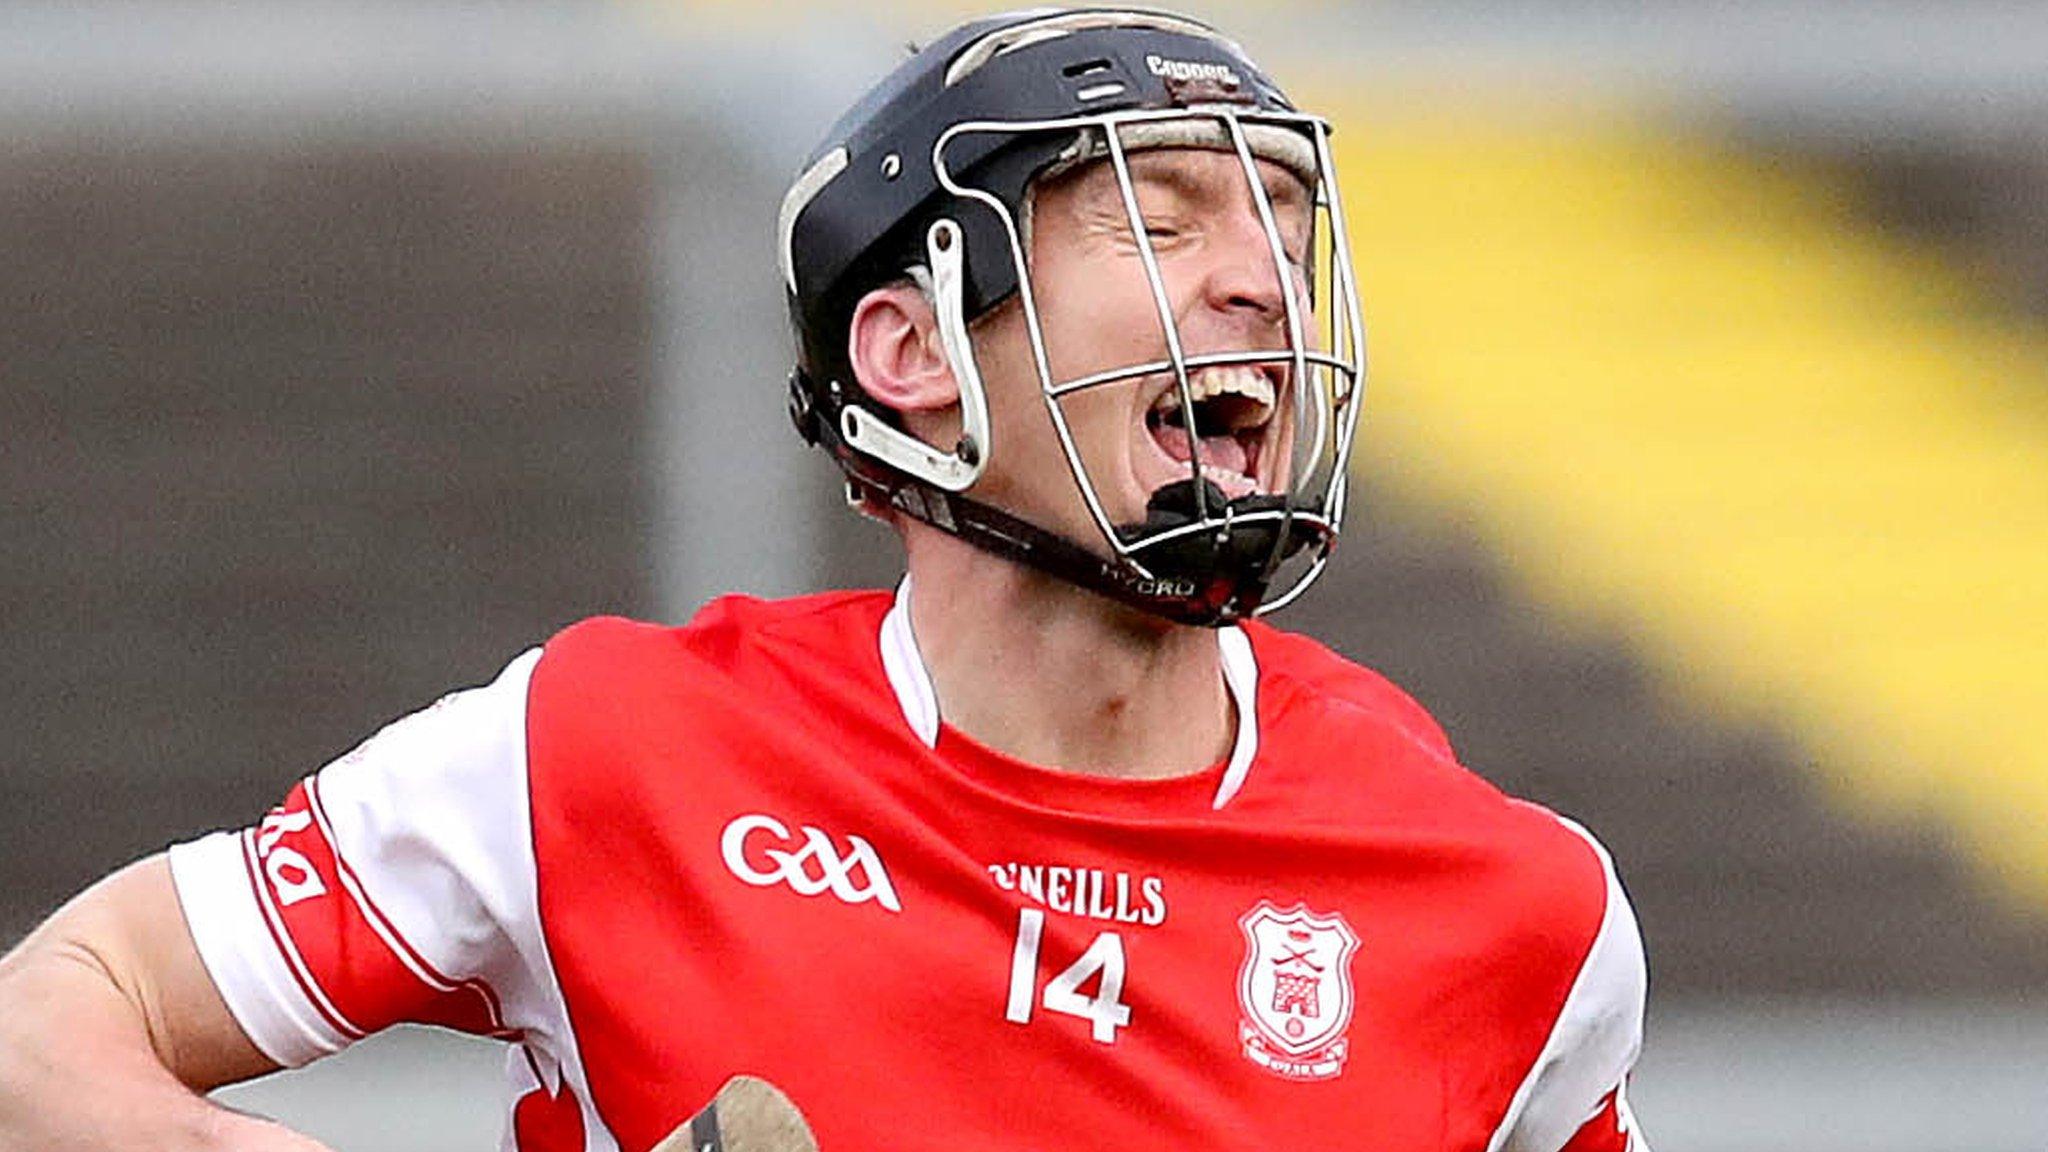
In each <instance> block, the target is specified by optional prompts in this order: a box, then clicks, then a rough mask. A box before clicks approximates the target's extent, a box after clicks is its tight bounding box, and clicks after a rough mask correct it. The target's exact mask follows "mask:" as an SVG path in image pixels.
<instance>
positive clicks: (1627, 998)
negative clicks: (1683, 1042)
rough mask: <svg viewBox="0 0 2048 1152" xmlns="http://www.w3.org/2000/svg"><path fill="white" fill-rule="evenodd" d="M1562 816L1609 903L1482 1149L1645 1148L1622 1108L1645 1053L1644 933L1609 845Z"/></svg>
mask: <svg viewBox="0 0 2048 1152" xmlns="http://www.w3.org/2000/svg"><path fill="white" fill-rule="evenodd" d="M1560 819H1562V818H1560ZM1563 823H1564V824H1565V825H1566V826H1567V827H1569V828H1570V829H1571V830H1572V831H1573V832H1575V833H1577V834H1578V835H1579V836H1581V837H1582V838H1584V839H1585V841H1586V843H1587V845H1588V846H1590V847H1591V848H1592V850H1593V852H1594V853H1595V854H1596V855H1597V856H1598V857H1599V859H1600V865H1601V871H1602V872H1603V874H1604V875H1605V877H1606V882H1607V900H1606V908H1605V911H1604V912H1603V913H1602V915H1601V921H1600V930H1599V934H1598V935H1597V936H1596V937H1595V938H1594V940H1593V944H1592V947H1591V948H1589V949H1587V951H1586V956H1585V959H1584V961H1582V962H1581V964H1580V966H1579V972H1578V976H1577V978H1576V979H1575V980H1574V981H1573V983H1572V987H1571V992H1570V994H1569V995H1568V996H1567V997H1566V999H1565V1003H1564V1008H1563V1010H1562V1011H1560V1012H1559V1013H1558V1016H1557V1020H1556V1022H1555V1024H1554V1025H1553V1026H1552V1028H1551V1032H1550V1038H1549V1040H1548V1042H1547V1043H1545V1044H1544V1046H1543V1051H1542V1053H1541V1054H1540V1055H1538V1056H1537V1058H1536V1063H1535V1065H1534V1066H1533V1067H1532V1068H1530V1069H1529V1074H1528V1076H1527V1077H1526V1078H1525V1079H1524V1080H1523V1081H1522V1085H1521V1088H1520V1090H1519V1091H1517V1092H1516V1093H1515V1098H1514V1102H1513V1104H1512V1105H1511V1106H1510V1107H1509V1110H1508V1115H1507V1118H1506V1119H1505V1120H1504V1121H1503V1122H1502V1123H1501V1126H1500V1129H1499V1131H1498V1132H1496V1133H1495V1135H1494V1139H1493V1141H1492V1143H1491V1144H1490V1145H1489V1148H1491V1149H1494V1150H1497V1152H1649V1148H1650V1146H1649V1144H1648V1143H1647V1142H1646V1141H1645V1140H1644V1138H1643V1135H1642V1133H1641V1132H1640V1131H1639V1130H1638V1129H1637V1127H1636V1123H1635V1118H1634V1116H1633V1115H1632V1114H1631V1113H1630V1112H1629V1107H1628V1092H1627V1086H1628V1074H1629V1071H1630V1069H1631V1068H1633V1067H1634V1066H1635V1062H1636V1056H1637V1055H1638V1054H1639V1053H1640V1052H1641V1050H1642V1045H1643V1004H1644V999H1645V997H1646V995H1647V992H1648V985H1649V979H1648V972H1647V969H1646V967H1645V965H1644V963H1643V940H1642V934H1641V932H1640V931H1639V930H1638V928H1637V927H1636V917H1635V912H1634V910H1633V909H1632V908H1631V907H1630V906H1629V902H1628V895H1627V893H1625V892H1624V891H1623V890H1622V887H1621V881H1620V879H1619V877H1618V876H1617V875H1616V874H1615V870H1614V861H1613V859H1612V858H1611V857H1609V856H1608V854H1607V850H1606V849H1605V848H1604V847H1602V846H1601V845H1600V842H1599V841H1598V840H1596V839H1594V837H1593V835H1592V833H1590V832H1587V831H1586V830H1585V829H1584V828H1581V827H1580V826H1578V825H1577V824H1574V823H1572V822H1571V821H1569V820H1563Z"/></svg>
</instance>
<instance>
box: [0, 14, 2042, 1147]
mask: <svg viewBox="0 0 2048 1152" xmlns="http://www.w3.org/2000/svg"><path fill="white" fill-rule="evenodd" d="M1189 7H1190V8H1191V9H1192V10H1193V11H1196V12H1198V13H1201V14H1205V15H1207V16H1210V17H1212V18H1214V19H1215V20H1216V21H1217V22H1218V23H1219V24H1221V25H1222V26H1223V27H1224V28H1225V29H1226V30H1227V31H1230V32H1231V33H1233V34H1235V35H1236V36H1237V37H1238V38H1239V39H1241V40H1242V41H1244V42H1245V43H1246V45H1247V46H1248V47H1249V48H1250V49H1251V50H1252V51H1253V53H1254V55H1256V56H1258V57H1260V58H1261V59H1262V60H1264V61H1265V62H1266V63H1267V65H1268V67H1269V70H1271V71H1273V72H1274V73H1276V74H1277V75H1278V76H1279V77H1280V78H1281V79H1282V80H1283V82H1286V83H1287V84H1288V85H1289V87H1290V88H1291V89H1292V90H1293V91H1294V93H1295V95H1296V96H1297V97H1298V98H1300V99H1301V100H1302V102H1303V103H1304V104H1307V105H1309V106H1311V107H1313V108H1316V109H1318V110H1321V111H1324V112H1326V113H1327V114H1329V115H1330V116H1331V117H1332V119H1334V120H1335V121H1336V123H1337V124H1338V126H1339V135H1338V138H1337V139H1338V143H1339V145H1340V148H1339V157H1338V159H1339V164H1340V166H1341V168H1342V170H1343V172H1344V174H1345V180H1346V185H1347V188H1348V202H1349V207H1350V211H1351V215H1352V221H1353V229H1354V243H1355V246H1356V250H1357V251H1356V255H1357V263H1358V266H1359V272H1360V277H1361V280H1362V283H1363V285H1364V289H1365V291H1366V294H1367V320H1368V324H1369V326H1370V327H1371V329H1372V332H1373V339H1374V345H1373V347H1374V372H1373V378H1372V388H1371V395H1370V399H1369V402H1368V406H1367V410H1366V415H1365V419H1364V424H1363V427H1362V431H1361V433H1360V435H1361V443H1360V445H1359V450H1358V453H1357V457H1356V459H1357V461H1358V470H1359V475H1358V488H1357V490H1358V491H1360V492H1361V493H1362V495H1361V497H1360V498H1359V499H1356V500H1354V507H1355V508H1357V509H1358V511H1357V512H1356V516H1357V519H1356V520H1355V521H1354V523H1353V525H1352V526H1351V528H1350V530H1349V531H1348V533H1347V537H1346V540H1345V544H1344V547H1343V550H1342V554H1341V559H1340V562H1339V563H1338V565H1337V566H1336V568H1335V570H1334V571H1333V572H1332V574H1331V575H1330V576H1329V577H1327V578H1326V579H1325V581H1324V582H1323V584H1322V585H1321V586H1319V588H1318V589H1317V591H1316V592H1315V593H1314V594H1313V595H1311V596H1310V597H1309V598H1308V600H1307V601H1305V602H1304V603H1303V605H1302V606H1301V607H1300V608H1299V609H1297V610H1296V611H1295V612H1294V613H1293V614H1292V615H1291V616H1290V617H1289V618H1288V621H1287V622H1288V623H1290V624H1292V625H1294V626H1297V627H1301V628H1304V629H1307V630H1309V631H1312V632H1314V633H1316V634H1318V635H1320V636H1322V637H1323V638H1325V639H1326V640H1328V641H1329V642H1331V643H1333V644H1334V645H1336V646H1337V647H1339V648H1340V649H1342V650H1344V651H1345V652H1347V653H1349V654H1350V655H1352V656H1354V657H1356V658H1358V659H1361V660H1363V661H1366V662H1368V663H1370V664H1373V665H1375V666H1377V667H1378V668H1380V669H1382V670H1383V671H1385V672H1386V673H1388V674H1389V675H1391V676H1392V677H1393V678H1394V679H1395V680H1397V681H1399V682H1400V683H1402V684H1404V685H1405V686H1407V687H1408V688H1409V689H1410V690H1411V691H1413V692H1414V693H1416V694H1417V695H1418V696H1419V697H1420V698H1421V699H1422V700H1424V701H1425V702H1426V703H1428V704H1429V705H1430V706H1431V707H1432V708H1433V709H1434V710H1435V712H1436V714H1437V715H1438V716H1439V717H1440V718H1441V719H1442V720H1443V722H1444V724H1445V726H1446V727H1447V729H1448V730H1449V731H1450V733H1451V736H1452V738H1453V740H1454V742H1455V743H1456V744H1457V746H1458V747H1459V749H1460V751H1461V754H1462V756H1463V758H1464V759H1465V760H1466V761H1467V762H1468V763H1469V764H1471V765H1472V766H1473V767H1474V768H1476V769H1477V770H1478V771H1480V772H1482V773H1484V774H1485V775H1487V776H1489V777H1491V778H1492V779H1494V780H1496V781H1498V782H1499V783H1500V784H1502V785H1503V786H1505V787H1506V788H1508V789H1510V790H1512V791H1515V792H1518V793H1521V794H1524V795H1528V796H1531V797H1534V798H1536V799H1538V800H1541V801H1543V802H1544V803H1547V804H1549V805H1550V806H1552V807H1554V808H1557V809H1559V810H1560V811H1563V812H1565V813H1567V814H1569V815H1572V816H1574V817H1576V818H1577V819H1579V820H1581V821H1583V822H1585V823H1587V824H1589V825H1591V826H1592V827H1593V828H1595V829H1596V830H1598V831H1599V832H1600V833H1601V834H1602V835H1603V837H1604V838H1605V839H1606V841H1607V842H1608V844H1609V845H1610V846H1611V847H1612V848H1613V851H1614V854H1615V856H1616V858H1617V860H1618V861H1619V863H1620V865H1621V868H1622V871H1623V875H1624V877H1625V879H1626V880H1627V881H1628V883H1629V885H1630V888H1631V890H1632V893H1633V895H1634V898H1635V901H1636V904H1637V907H1638V909H1639V911H1640V914H1641V918H1642V922H1643V927H1644V930H1645V934H1646V936H1647V939H1648V944H1649V957H1650V967H1651V973H1652V999H1651V1005H1650V1020H1649V1047H1648V1051H1647V1053H1646V1055H1645V1057H1644V1059H1643V1062H1642V1065H1641V1067H1640V1071H1639V1075H1638V1078H1637V1082H1636V1087H1635V1089H1634V1095H1635V1098H1636V1102H1637V1106H1638V1110H1639V1111H1640V1113H1641V1116H1642V1119H1643V1121H1644V1123H1645V1126H1646V1127H1647V1129H1648V1131H1649V1133H1650V1135H1651V1136H1652V1137H1653V1138H1654V1139H1655V1140H1656V1141H1657V1147H1658V1148H1659V1149H1660V1150H1662V1152H1763V1150H1779V1149H1783V1150H1792V1149H1799V1150H1802V1152H1864V1150H1872V1152H1874V1150H1887V1152H1892V1150H1896V1152H1944V1150H1952V1152H2005V1150H2012V1152H2020V1150H2028V1152H2040V1150H2041V1149H2044V1148H2048V998H2044V995H2043V994H2044V992H2048V670H2044V653H2048V47H2044V46H2048V6H2044V5H2041V4H2038V3H2018V2H2013V3H1990V2H1982V0H1945V2H1944V0H1919V2H1907V0H1899V2H1895V3H1887V4H1882V5H1875V4H1865V3H1858V2H1852V0H1794V2H1784V3H1768V4H1766V3H1741V2H1735V0H1720V2H1684V0H1636V2H1632V3H1625V2H1622V0H1557V2H1552V3H1545V4H1531V3H1514V2H1509V0H1437V2H1433V3H1411V2H1400V0H1380V2H1374V3H1355V4H1338V3H1318V2H1313V0H1294V2H1273V3H1264V4H1243V5H1237V6H1229V7H1226V6H1224V5H1216V4H1194V5H1189ZM968 11H970V9H969V8H967V7H966V6H964V5H958V4H951V3H936V2H928V0H927V2H915V3H901V4H897V5H895V6H893V8H891V9H890V10H888V11H883V10H882V6H879V5H863V6H859V7H841V6H836V5H829V4H823V3H803V4H787V3H767V2H763V3H755V4H739V3H698V4H687V3H661V2H655V0H645V2H641V3H595V2H593V3H582V4H567V3H560V4H554V3H509V2H508V3H482V2H472V3H463V4H452V3H406V2H400V0H354V2H349V3H329V2H311V0H293V2H286V0H244V2H240V3H192V2H187V3H177V2H161V3H139V2H129V3H110V2H81V0H69V2H64V3H48V2H41V0H13V2H11V3H9V4H7V5H6V6H5V7H4V8H0V317H4V319H0V732H4V734H5V739H4V740H0V936H4V937H5V938H6V939H7V940H12V939H14V938H15V937H17V936H18V935H19V934H20V933H22V932H24V931H26V930H27V928H28V927H29V926H30V925H31V924H32V923H33V922H34V921H35V920H36V919H38V918H39V917H40V916H42V915H44V914H46V913H47V912H48V911H49V910H50V909H52V908H53V907H54V906H55V905H56V904H57V903H58V902H59V901H61V900H62V899H63V898H64V897H65V896H66V895H67V894H68V893H70V892H72V891H74V890H76V889H77V888H79V887H80V886H82V885H84V884H85V883H87V882H88V881H89V880H91V879H92V878H93V877H95V876H96V875H98V874H100V873H102V872H104V871H105V870H107V869H109V868H111V867H113V866H114V865H116V864H118V863H120V862H122V861H125V860H127V859H130V858H132V857H134V856H137V855H139V854H142V853H146V852H149V851H153V850H156V849H159V848H161V847H163V846H164V845H165V844H166V843H168V842H170V841H172V840H176V839H182V838H186V837H189V836H191V835H194V834H196V833H198V832H200V831H203V830H205V829H209V828H213V827H217V826H224V825H238V824H242V823H246V822H248V821H250V820H252V819H253V818H254V817H256V816H257V815H258V814H260V812H261V811H262V810H263V809H264V808H266V807H267V806H268V805H269V804H270V803H272V802H273V801H274V800H275V799H276V798H277V797H279V796H281V795H282V794H283V792H284V791H285V790H286V788H287V787H289V785H290V783H291V782H292V781H293V780H295V779H296V778H297V777H298V776H300V775H302V774H304V773H306V772H308V771H310V770H311V769H313V768H315V767H317V766H318V765H319V764H321V763H322V762H324V761H326V760H327V759H329V758H331V757H333V756H335V755H337V754H339V753H340V752H342V751H344V750H345V749H347V748H348V747H350V746H351V745H352V744H353V743H354V742H355V741H357V740H358V739H360V738H361V737H362V736H364V735H366V734H367V733H369V732H370V731H372V730H374V729H375V728H376V727H378V726H380V725H381V724H383V723H384V722H386V721H388V720H389V719H391V718H393V717H395V716H397V715H399V714H401V713H403V712H406V711H410V710H412V709H414V708H416V707H419V706H421V705H423V704H425V703H427V702H429V701H431V700H433V699H434V698H435V697H437V696H439V695H440V694H441V693H443V692H444V691H447V690H448V689H450V688H452V687H455V686H459V685H466V684H472V683H478V682H481V681H483V680H486V679H488V678H490V677H491V676H492V675H493V674H494V673H495V672H496V670H497V669H498V668H499V667H500V666H501V665H502V664H503V663H504V662H505V661H506V660H507V659H509V658H510V657H511V656H512V655H514V654H515V653H517V652H518V651H520V650H521V649H523V648H525V647H527V646H529V645H531V644H533V643H535V642H537V641H539V640H540V639H542V638H544V637H545V636H546V635H548V634H549V632H551V631H552V630H553V629H555V628H557V627H559V626H561V625H562V624H565V623H567V622H569V621H571V620H574V619H577V618H579V617H582V616H585V615H589V614H592V613H599V612H623V613H629V614H636V615H643V616H652V617H660V618H667V619H671V620H680V619H682V618H683V617H685V616H686V615H687V614H688V613H689V612H690V611H691V610H692V609H693V608H694V607H695V606H696V605H697V604H699V603H700V602H702V601H703V600H704V599H705V598H706V597H708V596H710V595H713V594H715V593H717V592H720V591H724V590H733V589H740V590H747V591H752V592H758V593H766V594H779V593H787V592H795V591H801V590H806V589H812V588H817V587H823V586H828V585H832V584H839V583H846V582H864V583H865V582H882V581H887V580H889V579H891V578H892V577H893V575H894V573H895V567H894V566H895V563H896V561H895V556H894V553H893V550H892V546H891V543H890V539H889V538H888V537H887V536H886V535H885V534H884V533H883V532H882V531H881V530H879V529H876V528H873V527H872V526H869V525H866V524H863V523H861V522H859V521H857V520H856V519H855V518H854V517H852V516H851V515H849V514H847V513H845V512H844V511H843V510H842V509H841V508H840V507H839V506H838V499H837V495H836V485H835V484H834V483H833V481H832V473H831V470H830V468H829V466H828V465H827V464H826V463H825V462H824V461H823V459H822V457H819V458H816V459H813V458H811V457H809V456H806V455H805V454H804V453H803V452H801V451H800V450H799V445H798V443H797V441H796V438H795V437H794V436H792V435H790V434H789V430H788V428H787V424H786V421H785V419H784V417H783V414H782V378H783V374H784V372H785V370H786V353H785V335H784V330H783V321H782V304H781V299H780V295H779V288H778V286H777V282H776V277H775V272H774V266H775V261H774V255H773V248H772V239H771V238H772V235H773V232H772V229H773V226H774V217H775V209H776V205H777V203H778V200H779V198H780V194H781V190H782V188H783V186H784V184H785V183H786V182H787V180H788V179H789V178H790V176H791V175H792V174H793V173H794V171H795V169H796V167H797V164H798V162H799V160H800V159H801V157H802V155H803V154H804V152H805V151H807V150H808V148H809V147H810V146H811V145H812V144H813V143H814V142H815V141H816V139H817V137H818V135H819V134H820V133H821V132H822V130H823V128H824V126H825V125H826V123H827V122H828V121H829V120H830V118H831V117H832V115H833V114H834V113H835V112H836V111H837V109H838V108H839V107H840V106H841V105H842V104H843V103H844V102H845V101H847V100H848V99H850V98H851V97H852V96H853V95H854V94H855V93H856V92H857V91H858V90H859V89H860V88H862V87H863V86H864V85H865V84H866V83H867V82H868V81H870V80H871V79H873V78H874V77H875V76H877V75H878V74H879V73H880V72H882V71H884V70H885V69H886V68H887V67H888V66H889V65H890V64H891V63H892V62H893V61H894V60H895V59H896V58H897V56H898V54H899V53H900V52H901V50H902V44H903V42H904V41H905V40H906V39H910V38H920V37H928V36H930V35H932V34H934V33H935V32H936V31H937V30H939V29H941V28H943V27H944V26H946V25H947V24H948V23H950V22H951V20H952V19H953V18H955V17H957V16H959V15H963V14H965V13H967V12H968ZM501 1059H502V1058H501V1056H500V1054H499V1053H498V1052H496V1051H495V1050H494V1049H493V1048H492V1047H491V1046H490V1045H488V1044H480V1043H476V1042H471V1041H463V1040H459V1039H453V1038H448V1037H442V1036H438V1035H433V1034H428V1033H401V1034H397V1035H394V1036H390V1037H385V1038H380V1039H379V1040H376V1041H373V1042H371V1043H370V1044H368V1045H366V1046H364V1047H363V1048H362V1049H359V1050H357V1051H354V1052H351V1053H349V1054H346V1055H344V1056H342V1057H339V1058H337V1059H335V1060H333V1061H330V1062H328V1063H327V1064H324V1065H322V1066H319V1067H316V1068H314V1069H312V1070H309V1071H306V1072H302V1073H295V1074H291V1075H288V1076H285V1077H280V1078H276V1079H274V1080H272V1081H269V1082H266V1083H264V1084H260V1085H255V1086H250V1087H245V1088H241V1089H235V1090H232V1091H231V1092H229V1093H227V1094H225V1098H227V1099H229V1100H231V1101H233V1102H234V1103H235V1104H236V1105H237V1106H240V1107H244V1108H250V1109H255V1110H260V1111H265V1112H269V1113H272V1114H275V1115H279V1116H281V1117H284V1118H286V1119H288V1120H290V1121H292V1122H293V1123H296V1124H299V1125H302V1126H304V1127H305V1128H306V1129H307V1130H308V1131H311V1132H313V1133H314V1134H316V1135H318V1136H321V1137H322V1138H324V1139H326V1140H328V1141H329V1142H331V1143H332V1144H333V1145H334V1146H335V1147H336V1148H338V1149H340V1150H341V1152H411V1150H421V1152H424V1150H428V1149H435V1150H439V1149H448V1150H457V1149H464V1148H472V1149H483V1148H490V1147H495V1146H496V1141H497V1139H498V1132H499V1130H500V1128H501V1127H502V1116H501V1112H500V1109H501V1103H500V1101H499V1100H498V1099H497V1095H496V1089H497V1080H498V1075H499V1072H498V1068H499V1065H500V1062H501Z"/></svg>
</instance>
